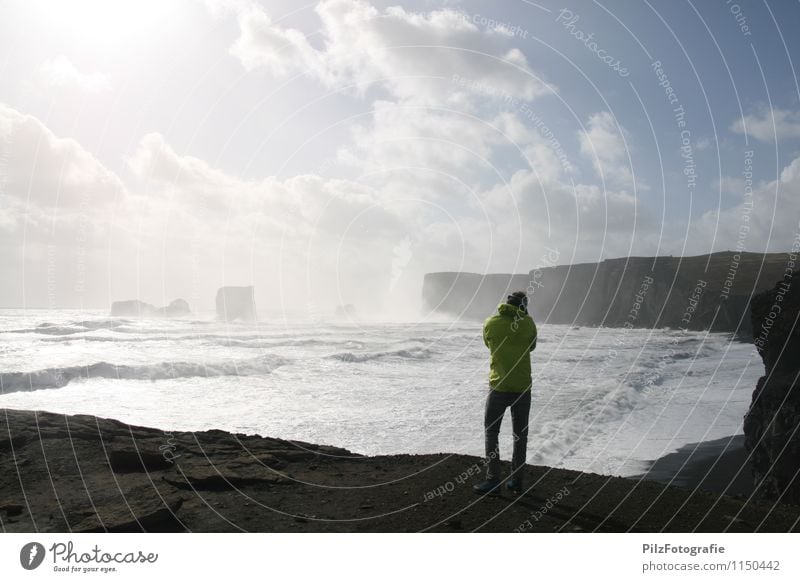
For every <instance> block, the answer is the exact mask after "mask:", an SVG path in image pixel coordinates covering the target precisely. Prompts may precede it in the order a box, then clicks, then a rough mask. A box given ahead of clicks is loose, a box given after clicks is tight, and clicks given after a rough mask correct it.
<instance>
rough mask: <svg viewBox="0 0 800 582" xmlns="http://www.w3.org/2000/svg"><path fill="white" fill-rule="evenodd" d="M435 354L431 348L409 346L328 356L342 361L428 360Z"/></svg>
mask: <svg viewBox="0 0 800 582" xmlns="http://www.w3.org/2000/svg"><path fill="white" fill-rule="evenodd" d="M432 356H433V352H432V351H431V350H428V349H425V348H409V349H406V350H394V351H390V352H368V353H364V354H354V353H352V352H343V353H340V354H333V355H331V356H328V357H329V358H331V359H333V360H339V361H342V362H356V363H361V362H369V361H370V360H380V359H384V358H405V359H411V360H427V359H430V358H431V357H432Z"/></svg>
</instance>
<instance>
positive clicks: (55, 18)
mask: <svg viewBox="0 0 800 582" xmlns="http://www.w3.org/2000/svg"><path fill="white" fill-rule="evenodd" d="M38 4H39V6H40V8H41V10H42V11H43V12H44V13H45V14H46V16H47V17H48V19H50V20H51V22H52V24H53V27H54V28H56V29H58V30H60V31H61V32H62V33H65V34H67V35H69V36H71V37H75V38H77V39H78V40H81V41H86V42H91V41H99V42H101V43H106V42H109V43H117V42H120V41H125V40H128V39H130V38H131V37H134V36H139V35H147V34H150V33H153V32H155V31H157V30H158V29H159V28H162V27H163V26H164V25H166V24H167V23H168V22H169V19H170V17H171V16H174V14H175V9H176V7H177V6H178V5H179V4H181V2H179V1H177V0H175V1H173V0H160V1H159V0H40V2H39V3H38Z"/></svg>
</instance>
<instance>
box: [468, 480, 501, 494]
mask: <svg viewBox="0 0 800 582" xmlns="http://www.w3.org/2000/svg"><path fill="white" fill-rule="evenodd" d="M472 490H473V491H474V492H475V493H477V494H479V495H500V479H487V480H486V481H484V482H483V483H478V484H477V485H473V486H472Z"/></svg>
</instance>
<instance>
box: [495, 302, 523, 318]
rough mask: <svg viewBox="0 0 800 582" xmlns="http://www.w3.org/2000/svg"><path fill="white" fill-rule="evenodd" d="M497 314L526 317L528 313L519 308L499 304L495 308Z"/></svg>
mask: <svg viewBox="0 0 800 582" xmlns="http://www.w3.org/2000/svg"><path fill="white" fill-rule="evenodd" d="M497 313H499V314H500V315H504V316H508V317H528V313H527V312H526V311H523V310H522V309H520V308H519V307H516V306H514V305H509V304H508V303H501V304H500V305H498V306H497Z"/></svg>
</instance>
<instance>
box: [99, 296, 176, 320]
mask: <svg viewBox="0 0 800 582" xmlns="http://www.w3.org/2000/svg"><path fill="white" fill-rule="evenodd" d="M191 313H192V311H191V309H189V304H188V303H186V301H185V300H184V299H175V300H174V301H172V302H171V303H170V304H169V305H167V306H166V307H156V306H155V305H151V304H149V303H145V302H144V301H139V300H138V299H128V300H126V301H114V302H113V303H112V304H111V316H112V317H181V316H183V315H191Z"/></svg>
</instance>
